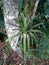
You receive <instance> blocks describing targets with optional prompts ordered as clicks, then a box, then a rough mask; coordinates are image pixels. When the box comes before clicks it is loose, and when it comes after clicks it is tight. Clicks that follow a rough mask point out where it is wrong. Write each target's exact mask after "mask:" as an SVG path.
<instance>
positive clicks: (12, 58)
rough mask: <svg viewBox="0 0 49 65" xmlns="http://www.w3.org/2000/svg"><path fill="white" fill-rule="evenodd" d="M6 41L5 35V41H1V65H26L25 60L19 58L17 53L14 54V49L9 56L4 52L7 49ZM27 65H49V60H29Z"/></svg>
mask: <svg viewBox="0 0 49 65" xmlns="http://www.w3.org/2000/svg"><path fill="white" fill-rule="evenodd" d="M4 39H5V35H3V37H2V40H3V41H2V40H1V39H0V63H1V62H2V64H1V65H3V64H4V65H24V60H23V59H22V58H21V57H20V56H19V54H18V53H17V52H14V51H13V50H12V49H11V51H10V53H9V55H7V53H6V52H4V48H5V47H6V45H5V40H4ZM4 57H6V59H4V61H3V58H4ZM31 62H32V64H31ZM26 65H49V59H47V60H45V59H43V60H40V59H38V58H36V59H35V58H30V59H28V60H27V62H26Z"/></svg>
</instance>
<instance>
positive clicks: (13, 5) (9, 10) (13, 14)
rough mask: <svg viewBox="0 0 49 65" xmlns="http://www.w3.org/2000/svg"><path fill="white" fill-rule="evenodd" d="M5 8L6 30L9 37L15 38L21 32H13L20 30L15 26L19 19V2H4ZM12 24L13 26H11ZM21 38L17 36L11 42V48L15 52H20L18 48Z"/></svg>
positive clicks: (4, 0)
mask: <svg viewBox="0 0 49 65" xmlns="http://www.w3.org/2000/svg"><path fill="white" fill-rule="evenodd" d="M2 1H3V6H4V20H5V28H6V31H7V35H8V37H11V36H13V35H14V34H17V33H18V32H19V30H13V29H15V28H18V27H16V26H13V25H15V24H16V23H15V21H16V19H17V18H18V13H19V12H18V0H2ZM10 23H12V24H13V25H11V24H10ZM16 25H18V24H16ZM18 38H19V36H15V37H14V38H13V39H12V40H11V41H10V46H11V48H12V49H13V50H14V51H17V52H20V48H19V47H16V44H17V40H18Z"/></svg>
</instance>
